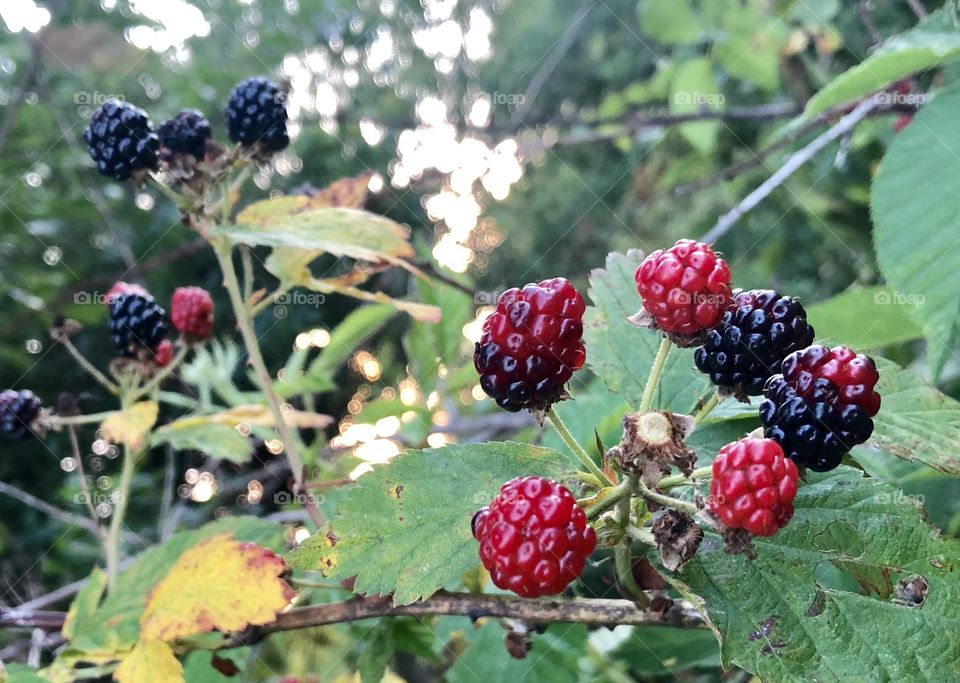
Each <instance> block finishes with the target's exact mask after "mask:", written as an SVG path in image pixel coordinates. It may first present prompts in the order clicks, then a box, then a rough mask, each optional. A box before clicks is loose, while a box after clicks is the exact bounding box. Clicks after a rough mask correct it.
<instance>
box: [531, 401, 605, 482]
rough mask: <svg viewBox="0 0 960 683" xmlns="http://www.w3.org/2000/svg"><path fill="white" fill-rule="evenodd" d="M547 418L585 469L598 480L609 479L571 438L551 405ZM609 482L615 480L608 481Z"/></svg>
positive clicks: (571, 435)
mask: <svg viewBox="0 0 960 683" xmlns="http://www.w3.org/2000/svg"><path fill="white" fill-rule="evenodd" d="M547 418H548V419H549V420H550V423H551V424H552V425H553V426H554V428H555V429H556V430H557V433H558V434H559V435H560V438H561V439H563V442H564V443H565V444H567V447H568V448H570V450H571V451H573V453H574V455H576V456H577V460H579V461H580V462H581V463H582V464H583V466H584V467H586V468H587V470H588V471H589V472H590V473H591V474H592V475H594V476H595V477H597V478H598V479H599V480H600V481H609V479H608V477H607V475H605V474H604V473H603V470H601V469H600V467H599V466H598V465H597V463H595V462H594V461H593V458H591V457H590V454H589V453H587V452H586V451H585V450H583V447H582V446H581V445H580V444H578V443H577V440H576V439H574V438H573V434H571V433H570V430H569V429H567V426H566V425H565V424H563V420H561V419H560V416H559V415H558V414H557V411H556V410H554V407H553V406H550V408H549V409H548V410H547ZM610 483H611V484H613V483H616V482H610Z"/></svg>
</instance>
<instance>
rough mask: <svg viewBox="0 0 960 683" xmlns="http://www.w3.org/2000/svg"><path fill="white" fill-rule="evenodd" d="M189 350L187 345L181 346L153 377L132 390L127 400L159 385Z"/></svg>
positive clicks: (174, 370)
mask: <svg viewBox="0 0 960 683" xmlns="http://www.w3.org/2000/svg"><path fill="white" fill-rule="evenodd" d="M189 352H190V347H189V346H186V345H184V346H181V347H180V350H179V351H178V352H177V355H176V356H174V357H173V360H171V361H170V363H169V365H167V366H166V367H163V368H160V371H159V372H158V373H157V374H155V375H154V376H153V378H152V379H151V380H150V381H149V382H147V383H146V384H144V385H143V386H142V387H140V388H139V389H137V390H136V391H134V392H133V393H132V394H131V395H130V398H129V401H130V402H131V403H133V402H134V401H136V400H137V399H139V398H141V397H143V396H146V395H148V394H149V393H150V392H152V391H153V390H154V389H156V388H157V387H159V386H160V384H161V383H162V382H163V380H165V379H166V378H167V377H169V376H170V375H172V374H173V373H174V372H176V370H177V368H178V367H180V365H181V364H182V363H183V361H184V360H186V358H187V354H188V353H189Z"/></svg>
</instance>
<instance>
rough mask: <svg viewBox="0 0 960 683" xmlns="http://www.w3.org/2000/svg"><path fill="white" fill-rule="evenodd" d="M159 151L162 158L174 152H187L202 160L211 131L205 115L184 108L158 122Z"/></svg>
mask: <svg viewBox="0 0 960 683" xmlns="http://www.w3.org/2000/svg"><path fill="white" fill-rule="evenodd" d="M157 135H158V136H159V137H160V145H161V149H160V153H161V155H163V156H164V158H166V157H168V156H172V155H174V154H189V155H190V156H192V157H194V158H196V159H198V160H202V159H203V158H204V157H205V156H206V154H207V141H208V140H209V139H210V137H211V135H212V133H211V132H210V122H209V121H208V120H207V117H206V116H204V115H203V114H201V113H200V112H198V111H197V110H195V109H186V110H184V111H182V112H180V113H179V114H177V115H176V116H174V117H173V118H172V119H168V120H167V121H164V122H163V123H161V124H160V127H159V128H158V129H157Z"/></svg>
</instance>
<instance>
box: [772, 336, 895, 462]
mask: <svg viewBox="0 0 960 683" xmlns="http://www.w3.org/2000/svg"><path fill="white" fill-rule="evenodd" d="M879 378H880V375H879V373H878V372H877V366H876V364H875V363H874V362H873V359H871V358H870V357H868V356H864V355H862V354H857V353H856V352H854V351H853V350H851V349H849V348H847V347H846V346H835V347H833V348H832V349H830V348H827V347H826V346H822V345H819V344H816V345H814V346H810V347H808V348H806V349H803V350H801V351H796V352H794V353H792V354H790V355H789V356H787V357H786V358H785V359H784V361H783V363H782V365H781V369H780V374H776V375H773V376H772V377H771V378H770V379H768V380H767V383H766V385H765V386H764V389H763V395H764V396H765V397H766V400H765V401H763V403H761V404H760V421H761V422H762V423H763V426H764V436H766V437H768V438H771V439H775V440H776V441H777V442H778V443H779V444H780V445H781V446H783V450H784V452H785V453H786V454H787V455H788V456H789V457H790V458H792V459H793V460H794V461H795V462H796V463H797V465H800V466H802V467H809V468H810V469H812V470H815V471H817V472H826V471H828V470H832V469H833V468H835V467H836V466H837V465H839V464H840V461H841V460H842V459H843V456H844V454H845V453H847V452H848V451H849V450H850V449H851V448H853V447H854V446H856V445H857V444H861V443H863V442H865V441H866V440H867V439H869V438H870V435H871V434H872V433H873V420H872V419H871V418H872V417H873V416H874V415H876V414H877V411H879V410H880V394H878V393H877V392H876V391H874V387H875V386H876V384H877V381H878V380H879Z"/></svg>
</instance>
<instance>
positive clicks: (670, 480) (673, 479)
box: [657, 465, 713, 491]
mask: <svg viewBox="0 0 960 683" xmlns="http://www.w3.org/2000/svg"><path fill="white" fill-rule="evenodd" d="M711 476H713V466H712V465H707V466H706V467H699V468H697V469H695V470H694V471H693V472H691V473H690V476H689V477H688V476H686V475H683V474H671V475H670V476H669V477H664V478H663V479H661V480H660V481H658V482H657V488H658V489H661V490H664V491H666V490H669V489H672V488H676V487H677V486H686V485H687V484H690V483H692V482H693V481H694V480H695V479H707V478H709V477H711Z"/></svg>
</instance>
